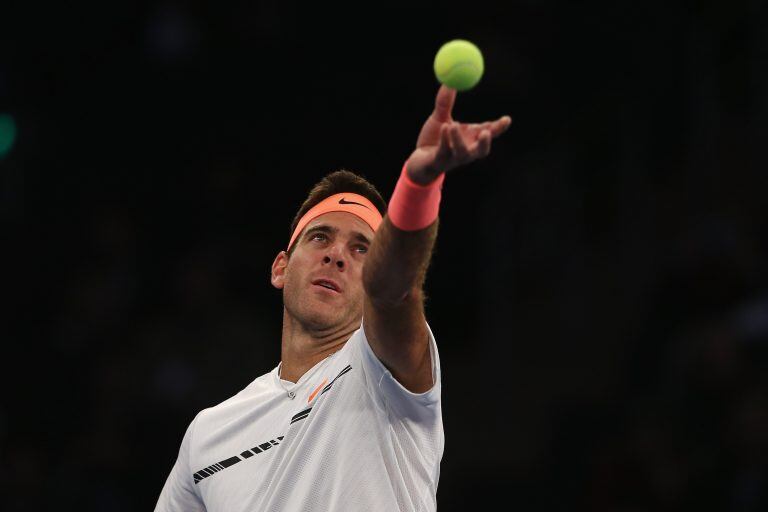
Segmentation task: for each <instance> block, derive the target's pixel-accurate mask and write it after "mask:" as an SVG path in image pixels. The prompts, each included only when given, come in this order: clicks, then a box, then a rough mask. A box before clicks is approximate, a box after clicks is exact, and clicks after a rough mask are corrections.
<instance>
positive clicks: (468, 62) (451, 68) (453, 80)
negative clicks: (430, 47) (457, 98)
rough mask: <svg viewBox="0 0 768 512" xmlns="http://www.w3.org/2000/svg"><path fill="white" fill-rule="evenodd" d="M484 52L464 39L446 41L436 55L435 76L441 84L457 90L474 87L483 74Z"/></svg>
mask: <svg viewBox="0 0 768 512" xmlns="http://www.w3.org/2000/svg"><path fill="white" fill-rule="evenodd" d="M483 69H484V64H483V54H482V53H480V49H479V48H478V47H477V46H475V45H474V44H472V43H470V42H469V41H465V40H464V39H454V40H453V41H449V42H447V43H445V44H444V45H443V46H441V47H440V49H439V50H438V51H437V55H435V76H437V80H438V81H439V82H440V83H441V84H445V85H447V86H448V87H450V88H451V89H456V90H457V91H466V90H468V89H471V88H473V87H474V86H475V85H477V83H478V82H479V81H480V78H481V77H482V76H483Z"/></svg>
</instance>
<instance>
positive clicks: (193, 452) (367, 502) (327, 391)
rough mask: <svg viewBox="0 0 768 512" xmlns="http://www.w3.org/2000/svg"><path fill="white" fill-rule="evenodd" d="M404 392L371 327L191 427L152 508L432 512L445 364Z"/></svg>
mask: <svg viewBox="0 0 768 512" xmlns="http://www.w3.org/2000/svg"><path fill="white" fill-rule="evenodd" d="M427 331H428V332H429V345H430V352H431V354H432V377H433V382H434V384H433V386H432V389H430V390H429V391H426V392H425V393H420V394H415V393H411V392H410V391H408V390H407V389H405V388H404V387H403V386H402V385H401V384H400V383H399V382H397V380H395V379H394V377H392V375H391V373H390V372H389V371H388V370H387V369H386V368H385V367H384V365H383V364H382V363H381V361H379V359H378V358H377V357H376V355H375V354H374V353H373V351H372V350H371V348H370V346H369V344H368V340H367V339H366V337H365V333H364V332H363V329H362V328H360V329H358V330H357V331H355V332H354V334H353V335H352V337H351V338H350V339H349V341H347V343H346V344H345V345H344V347H343V348H342V349H341V350H339V351H338V352H335V353H334V354H332V355H331V356H329V357H328V358H326V359H324V360H323V361H321V362H319V363H318V364H317V365H315V366H314V367H313V368H312V369H310V370H309V371H308V372H307V373H305V374H304V375H303V376H302V377H301V378H300V379H299V381H298V382H296V383H295V384H294V383H291V382H288V381H282V384H283V386H285V387H287V388H288V389H289V390H291V391H293V392H294V393H295V396H294V398H290V397H289V394H288V392H287V391H286V390H285V389H284V387H283V386H281V380H280V379H279V377H278V368H279V367H275V369H274V370H272V371H271V372H269V373H267V374H265V375H262V376H261V377H259V378H257V379H256V380H254V381H253V382H251V383H250V384H249V385H248V386H247V387H246V388H245V389H243V390H242V391H240V392H239V393H238V394H236V395H235V396H233V397H231V398H229V399H228V400H225V401H224V402H222V403H220V404H218V405H216V406H215V407H211V408H209V409H204V410H202V411H201V412H200V413H198V414H197V416H196V417H195V419H194V420H193V421H192V423H191V424H190V425H189V427H188V428H187V431H186V433H185V434H184V439H183V440H182V442H181V448H180V450H179V455H178V458H177V460H176V463H175V464H174V466H173V468H172V469H171V473H170V475H169V476H168V479H167V480H166V482H165V486H164V487H163V490H162V493H161V494H160V498H159V500H158V502H157V506H156V507H155V511H156V512H166V511H185V512H187V511H200V510H205V511H208V512H222V511H227V512H236V511H246V510H247V511H249V512H256V511H269V512H273V511H274V512H276V511H286V512H298V511H358V510H360V511H365V512H378V511H382V512H392V511H397V510H400V511H409V512H411V511H433V510H435V509H436V507H437V504H436V493H437V482H438V479H439V476H440V460H441V458H442V455H443V445H444V435H443V422H442V412H441V405H440V359H439V356H438V352H437V345H436V344H435V339H434V336H433V334H432V331H431V329H430V328H429V326H427Z"/></svg>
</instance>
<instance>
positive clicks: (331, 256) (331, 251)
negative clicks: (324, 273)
mask: <svg viewBox="0 0 768 512" xmlns="http://www.w3.org/2000/svg"><path fill="white" fill-rule="evenodd" d="M323 263H325V264H326V265H336V267H337V268H338V269H339V270H344V267H345V266H346V264H345V262H344V251H343V250H342V249H341V248H340V247H339V246H338V245H336V244H334V245H332V246H331V247H329V248H328V252H327V253H326V254H325V257H324V258H323Z"/></svg>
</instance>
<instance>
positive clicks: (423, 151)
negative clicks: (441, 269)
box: [155, 86, 511, 512]
mask: <svg viewBox="0 0 768 512" xmlns="http://www.w3.org/2000/svg"><path fill="white" fill-rule="evenodd" d="M455 99H456V91H455V90H453V89H449V88H448V87H446V86H441V87H440V89H439V91H438V93H437V97H436V101H435V109H434V111H433V112H432V114H431V115H430V117H429V119H427V121H426V123H425V124H424V126H423V128H422V129H421V133H420V134H419V137H418V141H417V143H416V149H415V151H414V152H413V153H412V154H411V155H410V157H409V158H408V160H407V161H406V163H405V165H404V166H403V169H402V172H401V175H400V178H399V181H398V182H397V185H396V186H395V190H394V192H393V194H392V198H391V199H390V201H389V204H388V205H387V204H386V203H385V202H384V200H383V199H382V197H381V195H380V194H379V193H378V192H377V191H376V189H375V188H374V187H373V185H371V184H370V183H368V182H367V181H365V180H364V179H363V178H361V177H359V176H357V175H355V174H353V173H350V172H348V171H337V172H334V173H332V174H329V175H328V176H326V177H325V178H324V179H323V180H322V181H320V182H319V183H318V184H317V185H316V186H315V187H314V188H313V189H312V191H311V192H310V195H309V197H308V198H307V200H306V201H305V202H304V204H303V205H302V206H301V208H300V209H299V211H298V213H297V215H296V218H295V219H294V221H293V225H292V227H291V238H290V241H289V243H288V245H287V247H286V249H285V250H283V251H280V252H279V253H278V254H277V257H276V258H275V260H274V263H273V264H272V274H271V281H272V285H273V286H274V287H275V288H277V289H279V290H282V295H283V304H284V309H283V329H282V345H281V346H282V349H281V361H280V363H279V364H278V365H277V367H275V368H274V369H273V370H272V371H271V372H269V373H267V374H265V375H262V376H261V377H258V378H257V379H255V380H254V381H253V382H251V383H250V384H249V385H248V386H247V387H246V388H245V389H243V390H242V391H240V392H239V393H238V394H236V395H235V396H233V397H231V398H229V399H228V400H225V401H224V402H222V403H220V404H218V405H216V406H215V407H211V408H209V409H205V410H203V411H201V412H200V413H198V414H197V416H196V417H195V418H194V420H193V421H192V422H191V423H190V425H189V427H188V428H187V431H186V433H185V435H184V438H183V440H182V442H181V448H180V450H179V455H178V458H177V460H176V463H175V464H174V466H173V468H172V469H171V472H170V474H169V476H168V479H167V481H166V483H165V486H164V487H163V490H162V492H161V494H160V498H159V500H158V502H157V506H156V508H155V510H156V511H161V512H165V511H186V512H190V511H203V510H205V511H208V512H214V511H216V512H219V511H227V512H237V511H251V512H252V511H269V512H275V511H286V512H297V511H366V512H378V511H381V512H392V511H396V510H400V511H409V512H410V511H416V510H418V511H431V510H435V509H436V506H437V503H436V492H437V483H438V478H439V475H440V460H441V458H442V454H443V444H444V437H443V424H442V415H441V404H440V360H439V357H438V351H437V345H436V344H435V338H434V337H433V335H432V331H431V329H430V327H429V326H428V325H427V322H426V319H425V316H424V304H423V301H424V300H423V292H422V285H423V282H424V278H425V273H426V269H427V266H428V264H429V261H430V257H431V253H432V247H433V245H434V242H435V237H436V235H437V224H438V222H437V217H438V209H439V203H440V194H441V188H442V185H443V181H444V176H445V172H448V171H452V170H453V169H456V168H457V167H460V166H463V165H466V164H468V163H470V162H472V161H474V160H477V159H479V158H483V157H485V156H487V155H488V154H489V152H490V150H491V141H492V140H493V139H494V138H495V137H497V136H499V135H500V134H502V133H503V132H504V131H505V130H506V129H507V128H508V127H509V125H510V123H511V119H510V117H509V116H503V117H501V118H500V119H498V120H496V121H489V122H485V123H475V124H467V123H459V122H456V121H454V120H453V119H452V115H451V112H452V109H453V105H454V102H455Z"/></svg>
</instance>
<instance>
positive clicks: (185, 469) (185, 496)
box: [155, 417, 205, 512]
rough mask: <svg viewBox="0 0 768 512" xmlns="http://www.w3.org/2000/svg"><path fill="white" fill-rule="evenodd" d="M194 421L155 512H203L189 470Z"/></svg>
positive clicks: (182, 443) (185, 436)
mask: <svg viewBox="0 0 768 512" xmlns="http://www.w3.org/2000/svg"><path fill="white" fill-rule="evenodd" d="M196 421H197V417H195V419H194V420H192V422H191V423H190V424H189V427H187V431H186V433H185V434H184V439H182V441H181V447H180V448H179V455H178V457H177V458H176V463H175V464H174V465H173V468H171V473H170V474H169V475H168V478H167V479H166V481H165V486H163V490H162V492H161V493H160V498H159V499H158V500H157V505H156V506H155V512H176V511H178V512H182V511H184V512H187V511H192V512H204V511H205V505H204V504H203V502H202V500H201V499H200V496H199V495H198V494H197V491H196V489H195V483H194V480H193V478H192V472H191V471H190V470H189V449H190V445H191V443H192V434H193V432H194V429H195V422H196Z"/></svg>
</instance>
